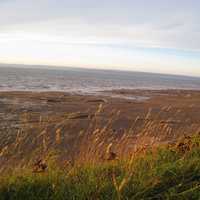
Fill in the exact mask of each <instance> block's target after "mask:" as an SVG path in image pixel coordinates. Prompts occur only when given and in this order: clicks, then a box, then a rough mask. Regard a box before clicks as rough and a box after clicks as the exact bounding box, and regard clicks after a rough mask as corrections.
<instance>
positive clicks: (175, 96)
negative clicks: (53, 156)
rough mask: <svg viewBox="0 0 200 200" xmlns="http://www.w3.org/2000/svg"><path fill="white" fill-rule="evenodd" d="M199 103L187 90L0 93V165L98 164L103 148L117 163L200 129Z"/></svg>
mask: <svg viewBox="0 0 200 200" xmlns="http://www.w3.org/2000/svg"><path fill="white" fill-rule="evenodd" d="M199 102H200V92H199V91H192V90H113V91H106V92H102V93H100V94H98V95H82V94H78V93H66V92H17V91H16V92H14V91H12V92H11V91H9V92H0V127H1V130H0V166H1V168H5V167H6V168H9V166H10V167H11V166H13V164H14V165H16V166H20V167H21V166H26V165H28V164H30V163H32V162H34V161H35V159H38V158H40V157H41V158H45V157H47V156H48V155H49V153H50V152H51V151H53V152H54V151H55V152H57V154H58V160H59V162H62V163H63V162H67V161H70V162H76V161H80V162H84V161H89V160H91V158H93V159H95V160H96V161H98V160H103V159H104V158H103V155H104V154H105V151H106V148H107V147H108V145H109V144H112V149H113V151H114V152H115V153H116V154H117V155H118V156H119V157H122V158H123V157H126V156H128V155H129V154H130V153H132V152H133V151H134V150H136V148H137V146H139V145H141V144H142V145H156V144H170V143H173V142H174V141H175V140H176V139H177V138H179V137H180V136H183V135H190V134H194V133H196V132H198V131H199V130H200V129H199V128H200V126H199V124H200V112H198V111H199V110H200V104H199ZM102 129H105V130H106V131H105V132H106V133H103V132H101V131H99V132H98V131H97V130H102ZM98 140H101V142H98ZM95 142H96V143H95ZM30 155H31V156H30Z"/></svg>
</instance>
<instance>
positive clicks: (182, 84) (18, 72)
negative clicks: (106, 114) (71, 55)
mask: <svg viewBox="0 0 200 200" xmlns="http://www.w3.org/2000/svg"><path fill="white" fill-rule="evenodd" d="M1 66H3V65H1ZM115 89H153V90H159V89H188V90H199V89H200V78H196V77H187V76H177V75H164V74H153V73H143V72H130V71H114V70H96V69H81V68H70V67H66V68H59V67H58V68H56V67H45V68H42V67H40V68H38V67H37V68H36V67H32V68H31V67H30V66H24V65H23V67H21V68H20V67H19V66H17V67H10V66H8V65H6V66H3V67H0V91H64V92H77V93H97V92H99V91H107V90H115Z"/></svg>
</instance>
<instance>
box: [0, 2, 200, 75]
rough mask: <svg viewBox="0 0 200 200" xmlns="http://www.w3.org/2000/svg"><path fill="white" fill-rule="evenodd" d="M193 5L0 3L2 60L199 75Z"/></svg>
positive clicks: (198, 6) (199, 28) (198, 15)
mask: <svg viewBox="0 0 200 200" xmlns="http://www.w3.org/2000/svg"><path fill="white" fill-rule="evenodd" d="M199 10H200V1H199V0H167V1H166V0H59V1H58V0H34V1H33V0H0V63H12V64H31V65H37V64H39V65H55V66H71V67H73V66H74V67H86V68H102V69H120V70H133V71H146V72H157V73H170V74H184V75H192V76H200V23H199V19H200V12H199Z"/></svg>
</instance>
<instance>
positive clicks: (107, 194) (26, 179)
mask: <svg viewBox="0 0 200 200" xmlns="http://www.w3.org/2000/svg"><path fill="white" fill-rule="evenodd" d="M0 199H2V200H4V199H10V200H12V199H22V200H23V199H30V200H32V199H35V200H36V199H37V200H38V199H42V200H51V199H52V200H54V199H55V200H56V199H66V200H74V199H82V200H87V199H89V200H90V199H91V200H96V199H102V200H106V199H108V200H112V199H113V200H114V199H138V200H140V199H196V200H198V199H200V135H199V134H197V135H194V136H192V137H184V138H181V139H180V140H179V141H178V142H177V143H176V144H174V145H172V146H167V145H160V146H157V147H151V148H145V149H144V148H141V149H140V150H138V151H137V152H136V153H134V154H133V155H132V157H131V158H130V159H128V160H113V161H109V162H102V163H96V164H95V163H93V164H91V163H88V164H87V163H85V164H78V163H77V164H76V165H74V166H72V167H69V168H66V169H62V170H61V169H59V167H57V166H56V163H54V162H53V161H51V163H49V164H48V170H47V171H46V172H43V173H32V171H31V170H29V169H26V170H25V169H24V170H20V171H13V172H12V173H10V174H9V175H5V176H2V177H1V182H0Z"/></svg>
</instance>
